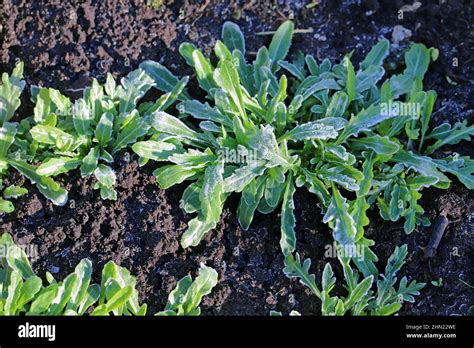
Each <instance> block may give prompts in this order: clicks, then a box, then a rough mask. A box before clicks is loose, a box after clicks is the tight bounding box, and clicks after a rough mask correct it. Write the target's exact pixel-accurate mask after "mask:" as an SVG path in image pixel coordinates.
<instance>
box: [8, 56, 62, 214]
mask: <svg viewBox="0 0 474 348" xmlns="http://www.w3.org/2000/svg"><path fill="white" fill-rule="evenodd" d="M22 78H23V63H22V62H18V63H17V64H16V66H15V68H14V70H13V72H12V74H11V76H9V75H8V74H7V73H3V74H2V84H1V85H0V179H1V178H2V177H3V176H4V175H6V174H7V173H8V169H9V168H10V167H12V168H14V169H16V170H17V171H18V172H20V173H21V174H22V175H24V176H25V177H27V178H28V179H29V180H30V181H31V183H32V184H36V186H37V188H38V190H39V191H40V192H41V193H42V194H43V195H44V196H45V197H46V198H48V199H49V200H51V201H52V202H53V204H55V205H63V204H65V203H66V201H67V192H66V190H64V189H63V188H62V187H60V186H59V184H57V183H56V182H55V181H54V180H52V179H51V178H48V177H46V176H43V175H38V174H37V173H36V168H35V167H34V166H33V165H32V164H30V163H28V162H29V161H30V162H31V161H32V160H33V156H31V155H30V151H29V149H28V144H27V142H26V141H25V140H24V139H22V136H23V134H24V133H25V132H26V131H27V130H28V129H29V125H28V122H27V121H26V120H22V121H21V122H20V124H18V123H16V122H12V121H11V119H12V118H13V116H14V114H15V111H16V110H17V109H18V108H19V107H20V104H21V101H20V95H21V93H22V91H23V89H24V88H25V82H24V81H23V80H22ZM12 190H13V191H12ZM21 192H23V190H20V191H19V190H18V189H16V188H7V192H6V196H9V195H12V197H14V196H17V195H18V194H19V193H21ZM4 196H5V193H4ZM1 209H2V210H3V211H5V212H8V211H11V210H12V209H13V206H12V205H11V203H9V202H8V201H5V200H2V208H1Z"/></svg>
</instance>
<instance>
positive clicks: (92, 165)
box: [81, 146, 100, 177]
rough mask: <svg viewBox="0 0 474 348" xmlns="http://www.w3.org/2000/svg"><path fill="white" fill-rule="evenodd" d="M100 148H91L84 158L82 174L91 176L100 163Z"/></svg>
mask: <svg viewBox="0 0 474 348" xmlns="http://www.w3.org/2000/svg"><path fill="white" fill-rule="evenodd" d="M99 156H100V149H99V147H98V146H96V147H93V148H91V149H90V150H89V153H88V154H87V155H86V156H85V157H84V158H83V159H82V164H81V176H82V177H85V176H89V175H91V174H92V173H93V172H94V170H95V169H96V168H97V164H98V163H99Z"/></svg>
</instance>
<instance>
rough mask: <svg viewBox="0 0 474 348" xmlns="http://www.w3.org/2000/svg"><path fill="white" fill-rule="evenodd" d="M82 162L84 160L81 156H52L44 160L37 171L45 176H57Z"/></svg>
mask: <svg viewBox="0 0 474 348" xmlns="http://www.w3.org/2000/svg"><path fill="white" fill-rule="evenodd" d="M81 163H82V160H80V159H79V158H71V157H58V158H50V159H48V160H46V161H45V162H43V163H42V164H41V165H40V166H39V167H38V169H36V172H37V173H38V174H39V175H44V176H55V175H58V174H61V173H66V172H69V171H70V170H73V169H76V168H77V167H79V166H80V165H81Z"/></svg>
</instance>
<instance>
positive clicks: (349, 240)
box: [323, 184, 357, 246]
mask: <svg viewBox="0 0 474 348" xmlns="http://www.w3.org/2000/svg"><path fill="white" fill-rule="evenodd" d="M332 194H333V197H332V198H331V204H330V205H329V207H328V209H327V211H326V214H325V215H324V217H323V222H324V223H328V222H332V226H331V228H332V230H333V235H334V239H335V240H336V241H337V242H339V243H340V244H341V245H343V246H346V245H354V239H355V236H356V234H357V229H356V227H355V223H354V219H353V218H352V216H351V215H350V214H349V205H348V204H347V201H346V199H345V198H343V197H342V196H341V194H340V193H339V191H338V190H337V189H336V187H335V186H334V184H332Z"/></svg>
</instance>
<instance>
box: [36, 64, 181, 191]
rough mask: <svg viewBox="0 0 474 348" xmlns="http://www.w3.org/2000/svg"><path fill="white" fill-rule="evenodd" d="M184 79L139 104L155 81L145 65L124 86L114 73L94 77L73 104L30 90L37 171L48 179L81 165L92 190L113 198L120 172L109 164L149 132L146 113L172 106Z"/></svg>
mask: <svg viewBox="0 0 474 348" xmlns="http://www.w3.org/2000/svg"><path fill="white" fill-rule="evenodd" d="M186 81H187V80H183V81H181V82H180V83H178V85H177V87H176V89H175V90H172V91H170V92H169V93H167V94H166V95H164V96H162V97H161V98H159V99H158V100H157V101H155V102H146V103H141V104H140V105H138V103H139V101H140V99H141V98H142V97H143V96H144V95H145V93H146V92H147V91H148V90H149V89H150V87H152V86H153V84H154V82H153V80H152V79H151V78H150V77H149V76H148V75H147V74H146V73H145V72H144V71H143V70H142V69H137V70H134V71H132V72H131V73H130V74H129V75H128V76H127V77H126V78H123V79H122V80H121V84H120V85H117V84H116V82H115V80H114V78H113V77H112V75H110V74H108V75H107V79H106V82H105V85H100V84H99V83H98V82H97V80H95V79H94V80H93V83H92V86H90V87H87V88H86V89H85V90H84V95H83V97H82V98H80V99H78V100H76V101H75V102H74V103H72V102H71V101H70V100H69V98H67V97H66V96H64V95H62V94H61V93H60V92H59V91H57V90H54V89H51V88H41V89H38V88H34V89H32V95H33V101H34V102H35V109H34V116H33V123H34V126H33V127H32V128H31V130H30V131H29V134H30V136H31V139H32V144H31V146H32V147H34V148H35V153H36V157H37V158H38V159H40V160H42V164H41V165H40V166H39V167H38V168H37V170H36V173H37V174H39V175H42V176H46V177H50V176H55V175H58V174H61V173H65V172H68V171H70V170H73V169H76V168H80V172H81V176H82V177H86V176H89V175H94V177H95V178H96V180H97V181H96V184H95V187H94V188H96V189H99V190H100V195H101V197H102V198H103V199H112V200H115V199H116V197H117V193H116V191H115V189H114V185H115V183H116V175H115V172H114V170H113V169H112V167H111V166H110V164H111V163H112V162H113V160H114V155H116V154H117V153H118V152H119V151H121V150H123V149H125V148H126V147H127V146H129V145H130V144H132V143H134V142H135V141H136V140H137V139H139V138H140V137H142V136H144V135H145V134H146V133H147V132H148V129H149V123H148V122H146V117H147V115H148V114H149V113H151V112H154V111H157V110H162V109H163V110H164V109H166V108H167V107H168V106H169V105H171V104H172V103H173V102H174V100H175V99H176V97H177V95H178V94H179V93H180V90H181V89H182V88H183V87H184V85H185V84H186Z"/></svg>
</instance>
